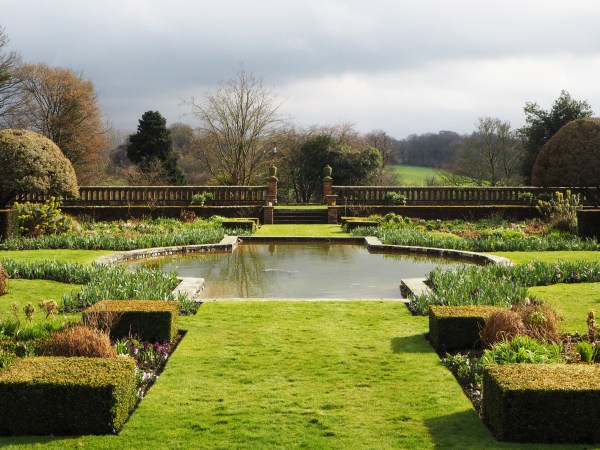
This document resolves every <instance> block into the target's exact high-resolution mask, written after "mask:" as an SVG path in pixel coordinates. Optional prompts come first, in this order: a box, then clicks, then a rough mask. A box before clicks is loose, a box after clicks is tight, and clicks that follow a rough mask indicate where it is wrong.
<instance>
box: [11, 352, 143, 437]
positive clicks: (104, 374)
mask: <svg viewBox="0 0 600 450" xmlns="http://www.w3.org/2000/svg"><path fill="white" fill-rule="evenodd" d="M0 399H2V401H0V417H1V418H2V420H0V434H2V435H81V434H110V433H116V432H118V431H119V430H120V429H121V427H122V426H123V424H124V423H125V421H126V420H127V419H128V417H129V415H130V414H131V411H133V408H134V407H135V405H136V402H137V399H136V383H135V361H134V360H133V359H132V358H129V357H122V358H65V357H31V358H19V359H16V360H15V361H14V362H13V363H12V364H11V365H10V366H8V367H7V368H4V369H2V370H0Z"/></svg>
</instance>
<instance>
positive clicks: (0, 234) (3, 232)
mask: <svg viewBox="0 0 600 450" xmlns="http://www.w3.org/2000/svg"><path fill="white" fill-rule="evenodd" d="M18 219H19V216H18V214H17V211H16V210H14V209H2V210H0V242H2V241H3V240H5V239H8V238H9V237H12V236H17V235H18V234H19V220H18Z"/></svg>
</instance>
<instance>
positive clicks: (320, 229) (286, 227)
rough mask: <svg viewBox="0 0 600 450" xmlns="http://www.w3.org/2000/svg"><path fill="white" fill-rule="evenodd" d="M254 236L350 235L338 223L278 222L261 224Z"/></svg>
mask: <svg viewBox="0 0 600 450" xmlns="http://www.w3.org/2000/svg"><path fill="white" fill-rule="evenodd" d="M254 236H322V237H329V236H350V234H348V233H346V232H344V230H342V228H341V227H340V226H339V225H326V224H323V225H320V224H315V225H302V224H279V225H263V226H261V227H260V228H259V229H258V231H257V232H256V233H254Z"/></svg>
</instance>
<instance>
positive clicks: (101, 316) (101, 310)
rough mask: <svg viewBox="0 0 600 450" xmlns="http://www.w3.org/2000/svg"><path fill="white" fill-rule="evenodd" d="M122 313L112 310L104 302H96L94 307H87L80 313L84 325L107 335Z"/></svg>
mask: <svg viewBox="0 0 600 450" xmlns="http://www.w3.org/2000/svg"><path fill="white" fill-rule="evenodd" d="M122 315H123V313H121V312H118V311H113V310H111V309H109V308H108V304H107V303H104V302H100V303H97V304H96V305H95V306H94V307H90V308H87V309H86V310H85V312H84V314H83V315H82V321H83V324H84V325H85V326H86V327H89V328H93V329H95V330H98V331H100V332H102V333H104V334H106V335H107V336H110V332H111V331H112V329H113V328H114V327H115V325H116V324H117V322H119V320H120V319H121V316H122Z"/></svg>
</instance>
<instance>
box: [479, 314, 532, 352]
mask: <svg viewBox="0 0 600 450" xmlns="http://www.w3.org/2000/svg"><path fill="white" fill-rule="evenodd" d="M523 334H525V325H524V324H523V321H522V320H521V317H520V316H519V314H518V313H517V312H515V311H513V310H512V309H500V310H498V311H496V312H494V313H493V314H491V315H490V316H489V317H488V318H487V320H486V321H485V325H484V327H483V328H482V329H481V333H480V334H479V336H480V339H481V343H482V345H483V346H484V347H491V346H492V345H493V344H495V343H496V342H500V341H502V340H507V341H509V340H511V339H512V338H514V337H515V336H519V335H523Z"/></svg>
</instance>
